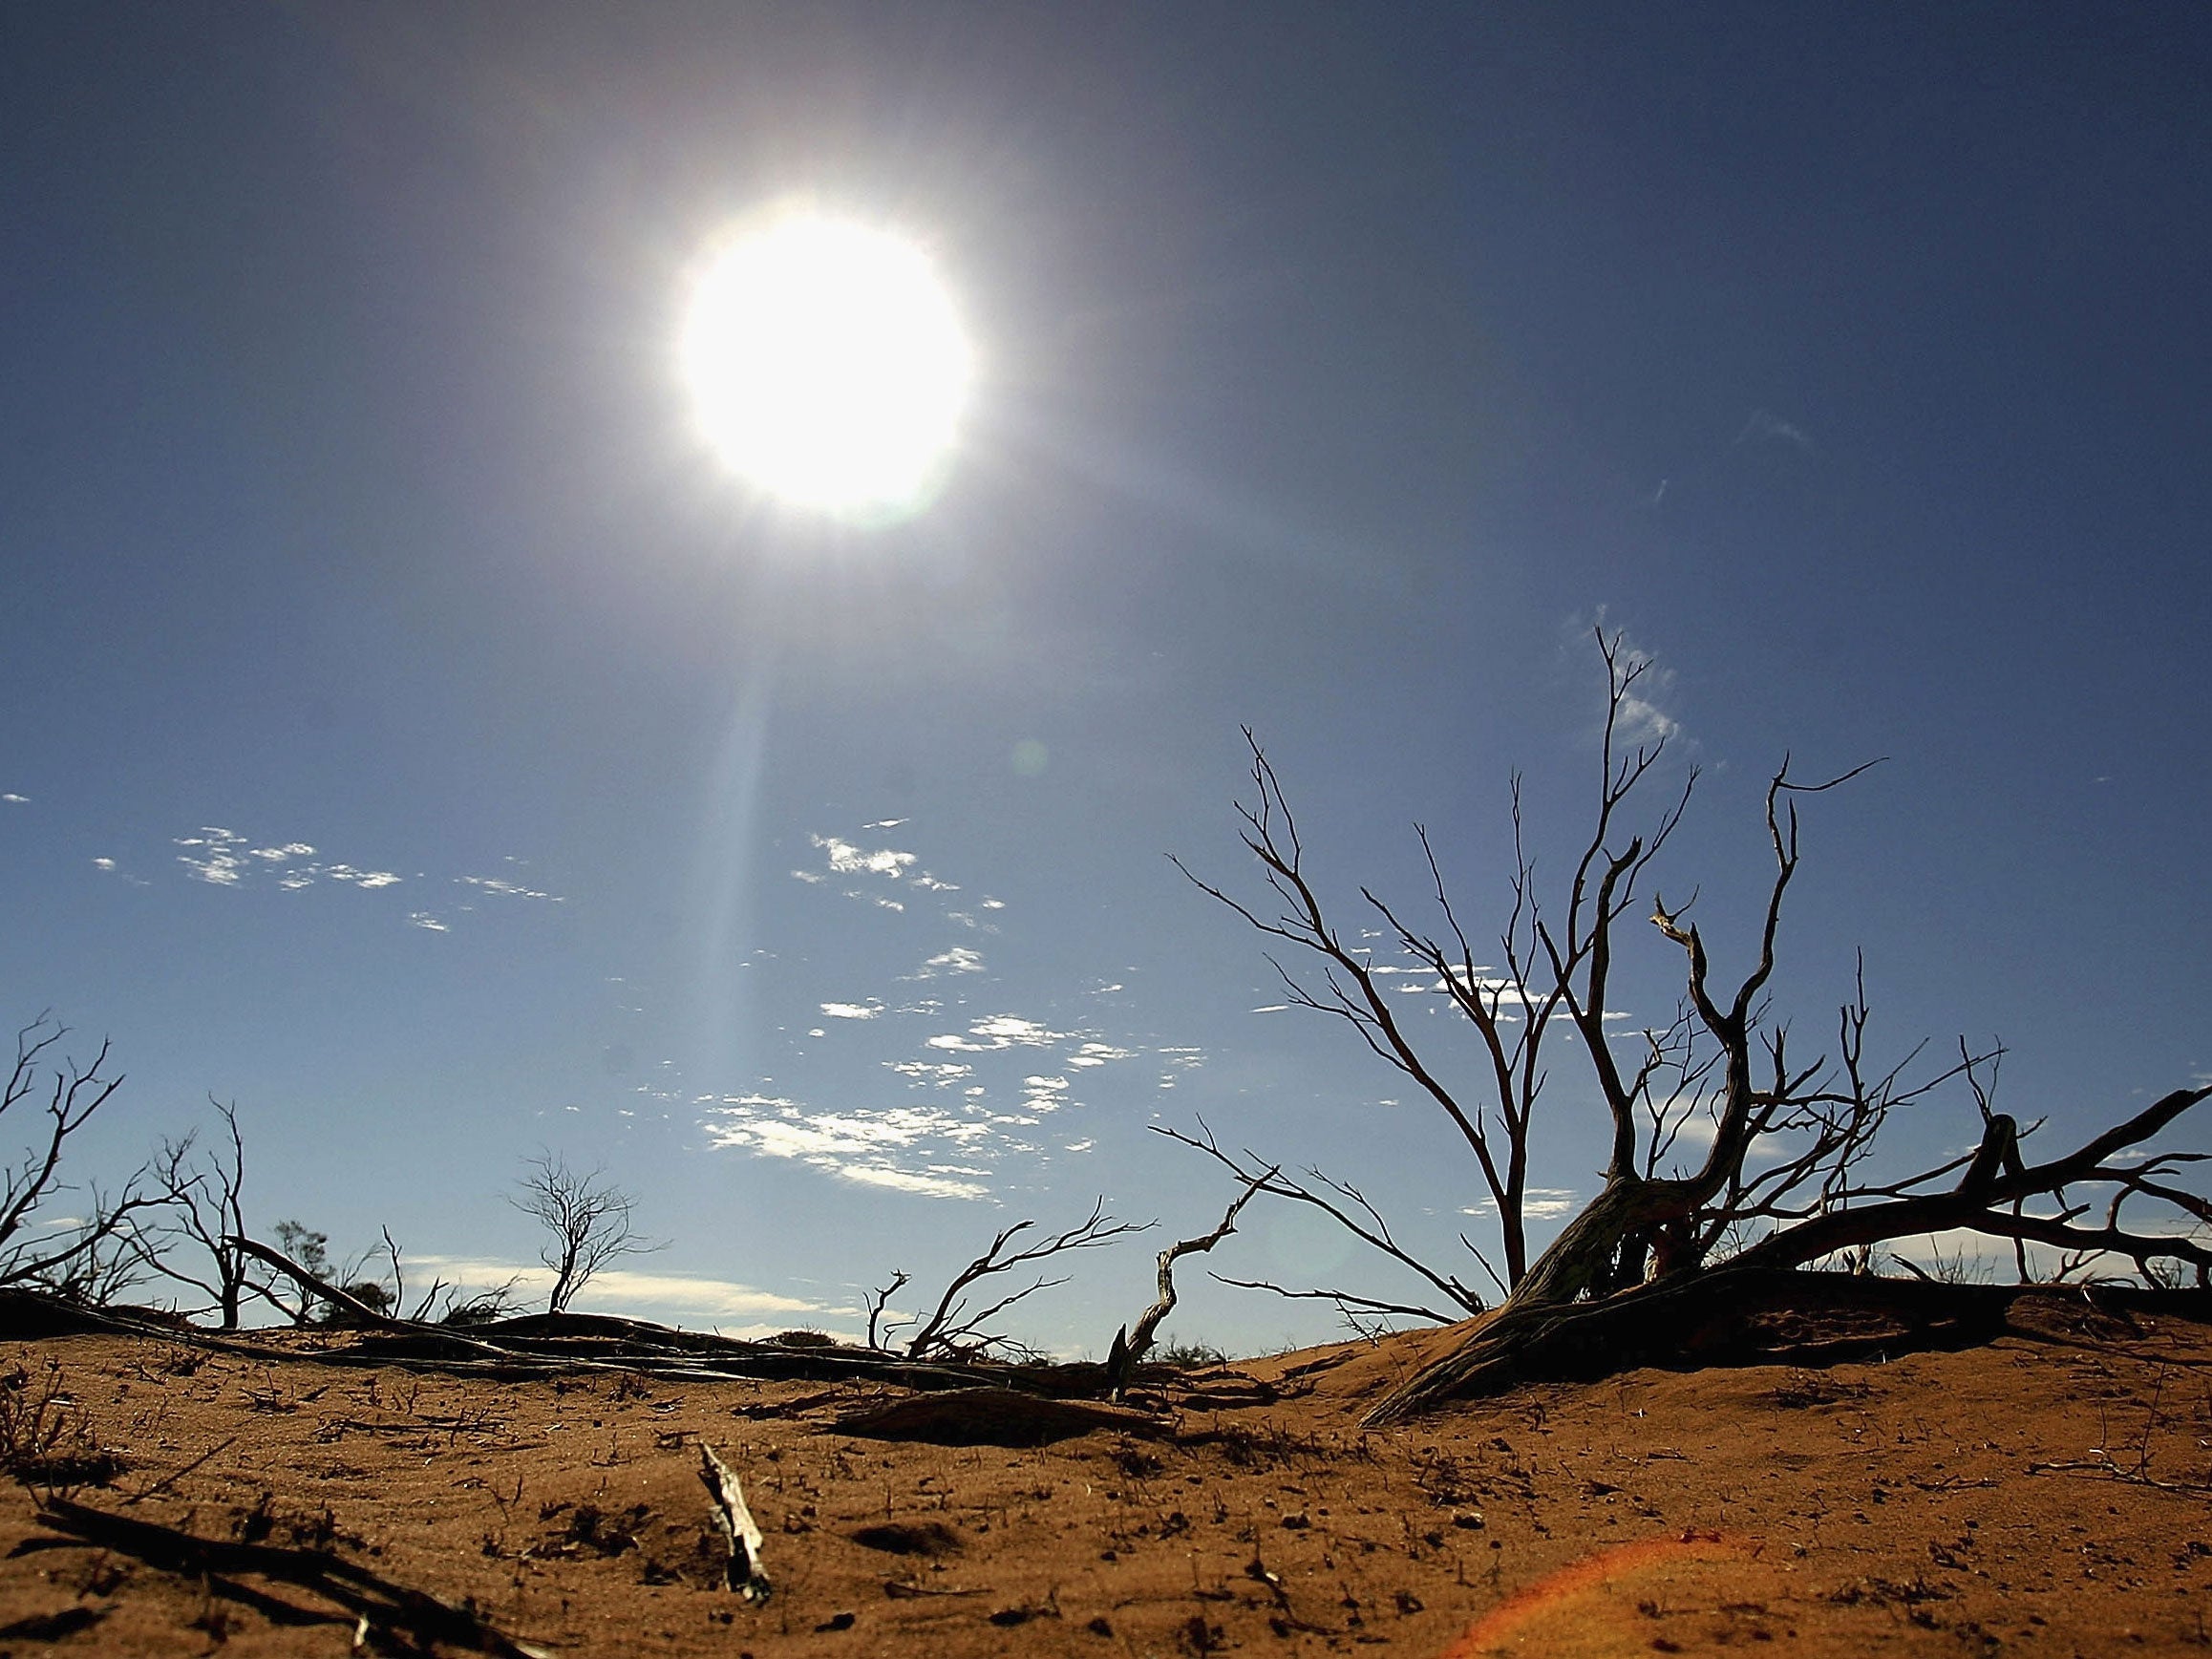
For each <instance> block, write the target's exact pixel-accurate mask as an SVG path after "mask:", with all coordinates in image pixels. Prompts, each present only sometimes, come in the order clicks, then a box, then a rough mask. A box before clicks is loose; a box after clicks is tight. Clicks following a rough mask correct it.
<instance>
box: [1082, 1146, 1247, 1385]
mask: <svg viewBox="0 0 2212 1659" xmlns="http://www.w3.org/2000/svg"><path fill="white" fill-rule="evenodd" d="M1276 1173H1277V1172H1276V1171H1274V1170H1272V1169H1270V1170H1269V1171H1267V1173H1266V1175H1263V1176H1260V1177H1258V1178H1257V1179H1254V1180H1249V1181H1247V1182H1246V1183H1245V1186H1244V1191H1243V1192H1241V1193H1239V1194H1238V1195H1237V1200H1236V1202H1234V1203H1232V1204H1230V1205H1229V1207H1228V1208H1227V1209H1226V1210H1225V1211H1223V1215H1222V1222H1221V1225H1220V1226H1218V1227H1216V1228H1214V1230H1213V1231H1212V1232H1210V1233H1202V1234H1200V1235H1199V1237H1197V1238H1195V1239H1184V1240H1182V1241H1180V1243H1178V1244H1170V1245H1168V1247H1167V1248H1166V1249H1164V1250H1162V1251H1160V1252H1159V1297H1158V1298H1157V1299H1156V1300H1155V1301H1154V1302H1153V1304H1152V1306H1151V1307H1150V1308H1146V1309H1145V1310H1144V1311H1143V1312H1142V1313H1140V1314H1138V1319H1137V1324H1136V1326H1135V1328H1134V1329H1132V1328H1131V1327H1128V1326H1123V1327H1122V1328H1121V1329H1119V1330H1117V1331H1116V1332H1115V1333H1114V1346H1113V1347H1112V1348H1111V1349H1110V1350H1109V1351H1107V1354H1106V1384H1107V1387H1108V1389H1109V1390H1111V1391H1112V1393H1113V1397H1114V1398H1115V1399H1117V1400H1118V1399H1120V1398H1121V1396H1122V1395H1123V1394H1124V1393H1127V1392H1128V1391H1129V1384H1130V1381H1131V1379H1132V1378H1134V1377H1135V1376H1136V1374H1137V1368H1138V1366H1139V1365H1141V1364H1142V1363H1143V1362H1144V1356H1145V1355H1146V1354H1148V1353H1150V1352H1151V1351H1152V1339H1153V1338H1154V1337H1155V1336H1156V1335H1158V1334H1159V1328H1160V1325H1161V1324H1162V1323H1163V1322H1164V1321H1165V1320H1166V1318H1167V1316H1168V1315H1169V1314H1170V1313H1173V1312H1174V1311H1175V1265H1176V1263H1178V1262H1180V1261H1181V1260H1182V1258H1183V1257H1185V1256H1196V1255H1201V1254H1203V1253H1204V1252H1205V1251H1207V1250H1210V1249H1212V1248H1213V1247H1214V1246H1215V1245H1216V1244H1220V1243H1221V1242H1222V1241H1223V1239H1225V1238H1227V1237H1228V1236H1229V1235H1230V1234H1231V1233H1233V1232H1235V1231H1236V1230H1237V1216H1238V1214H1239V1213H1240V1212H1241V1211H1242V1210H1243V1209H1244V1206H1245V1205H1246V1204H1248V1203H1250V1202H1252V1199H1253V1197H1254V1196H1255V1195H1256V1194H1258V1193H1259V1192H1260V1191H1261V1190H1262V1189H1263V1188H1264V1187H1266V1184H1267V1182H1268V1181H1269V1180H1273V1179H1274V1177H1275V1175H1276Z"/></svg>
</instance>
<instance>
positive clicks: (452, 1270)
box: [410, 1256, 839, 1317]
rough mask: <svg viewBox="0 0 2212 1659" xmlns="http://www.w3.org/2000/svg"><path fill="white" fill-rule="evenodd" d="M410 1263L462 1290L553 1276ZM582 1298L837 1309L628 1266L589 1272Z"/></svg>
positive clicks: (500, 1265) (708, 1309) (528, 1283)
mask: <svg viewBox="0 0 2212 1659" xmlns="http://www.w3.org/2000/svg"><path fill="white" fill-rule="evenodd" d="M410 1262H411V1264H418V1265H419V1266H423V1267H425V1268H428V1269H431V1270H432V1271H434V1272H435V1273H436V1275H437V1276H438V1277H439V1278H441V1279H446V1280H449V1281H451V1282H452V1283H453V1284H455V1285H457V1286H458V1287H461V1288H463V1289H477V1288H484V1287H491V1286H494V1285H504V1284H506V1283H507V1282H508V1281H509V1280H513V1281H514V1282H515V1287H516V1289H518V1290H519V1291H521V1292H522V1293H523V1294H524V1295H530V1294H534V1293H535V1294H542V1293H543V1292H545V1291H548V1290H550V1289H551V1288H552V1287H553V1275H552V1274H551V1273H550V1272H548V1271H547V1270H546V1269H545V1268H544V1267H542V1266H539V1265H537V1264H536V1263H530V1264H516V1263H511V1262H502V1261H498V1260H495V1259H487V1258H472V1257H465V1256H415V1257H411V1258H410ZM583 1300H584V1301H585V1302H586V1303H588V1304H590V1305H591V1306H593V1307H595V1308H603V1307H618V1308H636V1307H658V1308H683V1309H685V1310H686V1311H687V1312H692V1313H702V1314H709V1315H713V1314H726V1315H730V1316H733V1317H742V1316H744V1315H747V1314H752V1315H755V1316H757V1315H760V1314H773V1313H822V1312H835V1311H839V1310H838V1309H834V1308H825V1307H824V1306H823V1305H822V1304H821V1303H819V1302H810V1301H807V1300H805V1299H804V1298H802V1297H798V1296H782V1295H778V1294H777V1293H776V1292H775V1291H773V1290H762V1289H759V1288H758V1287H755V1286H752V1285H745V1284H741V1283H739V1282H738V1281H736V1280H734V1279H713V1278H709V1277H707V1276H705V1275H704V1274H697V1273H641V1272H637V1271H634V1270H632V1269H629V1268H625V1267H602V1268H601V1269H600V1270H599V1271H598V1272H596V1273H594V1274H593V1275H592V1276H591V1283H590V1285H589V1287H587V1288H586V1289H585V1292H584V1295H583Z"/></svg>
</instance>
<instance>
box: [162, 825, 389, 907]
mask: <svg viewBox="0 0 2212 1659" xmlns="http://www.w3.org/2000/svg"><path fill="white" fill-rule="evenodd" d="M172 844H173V845H176V846H180V847H182V848H184V851H183V852H181V853H179V854H178V855H177V861H178V862H179V863H181V864H182V865H183V866H184V870H185V873H186V874H187V875H189V876H191V877H192V879H193V880H194V881H198V882H205V883H209V884H210V885H212V886H217V887H241V886H244V885H245V884H246V883H247V882H248V881H249V880H251V879H252V878H253V877H254V876H256V875H257V874H259V873H266V874H268V875H270V876H271V877H272V878H273V879H274V880H275V882H276V884H277V885H278V886H279V887H282V888H283V889H285V891H287V892H297V891H299V890H300V889H301V888H302V887H311V886H313V885H314V884H315V883H316V882H318V881H323V882H336V883H341V884H344V885H351V886H355V887H360V888H363V889H365V890H373V889H375V888H377V887H395V886H397V885H398V884H399V883H400V881H401V880H402V878H401V877H400V876H399V875H397V874H396V873H395V872H393V871H391V870H364V869H361V868H360V867H358V866H357V865H353V864H340V863H320V862H315V861H314V858H315V849H314V848H313V847H311V846H309V845H308V843H307V842H306V841H281V842H272V843H270V844H269V845H266V846H259V847H257V846H255V845H254V844H253V843H252V842H251V841H250V840H248V839H247V838H246V837H245V836H242V835H240V834H239V833H238V832H237V831H236V830H232V829H224V828H223V827H222V826H221V825H219V824H205V825H202V828H201V830H200V833H199V834H198V835H192V836H177V837H174V838H172Z"/></svg>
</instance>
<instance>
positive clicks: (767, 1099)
mask: <svg viewBox="0 0 2212 1659" xmlns="http://www.w3.org/2000/svg"><path fill="white" fill-rule="evenodd" d="M706 1130H707V1138H708V1140H709V1141H710V1142H711V1143H713V1145H715V1146H722V1147H734V1148H740V1149H743V1150H745V1151H748V1152H752V1153H754V1154H755V1155H757V1156H759V1157H762V1158H788V1159H797V1160H798V1161H799V1162H802V1163H805V1164H807V1165H808V1166H809V1167H811V1168H814V1169H819V1170H821V1171H822V1172H824V1173H825V1174H828V1175H834V1176H836V1177H837V1178H838V1179H839V1180H849V1181H853V1182H855V1183H857V1184H859V1185H861V1186H877V1187H885V1188H889V1189H892V1190H896V1191H901V1192H911V1193H917V1194H920V1195H922V1196H924V1197H926V1198H948V1199H980V1198H985V1197H988V1196H989V1191H990V1189H989V1187H987V1186H985V1185H984V1184H983V1183H982V1182H981V1181H979V1180H975V1179H974V1176H975V1174H976V1173H978V1172H976V1171H975V1170H974V1167H973V1166H972V1165H970V1164H962V1165H957V1166H955V1165H953V1164H951V1163H950V1162H948V1161H947V1159H946V1154H947V1153H950V1152H952V1151H953V1150H954V1149H956V1148H962V1147H968V1146H972V1145H974V1144H975V1143H976V1142H979V1141H983V1140H987V1139H989V1138H991V1136H992V1135H993V1134H994V1130H993V1128H992V1126H991V1124H990V1123H989V1122H988V1121H986V1120H984V1119H983V1118H982V1117H979V1116H977V1115H975V1114H972V1113H967V1112H960V1111H955V1110H952V1109H950V1108H947V1107H938V1106H892V1107H886V1108H884V1109H883V1110H882V1111H880V1112H816V1111H811V1110H809V1109H808V1108H806V1107H804V1106H802V1105H800V1104H799V1103H798V1101H796V1100H792V1099H788V1098H785V1097H782V1096H779V1095H735V1096H729V1097H726V1098H725V1099H724V1101H723V1102H722V1103H721V1104H720V1105H718V1106H716V1107H715V1108H713V1111H712V1113H711V1114H710V1117H709V1119H708V1122H707V1124H706Z"/></svg>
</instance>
